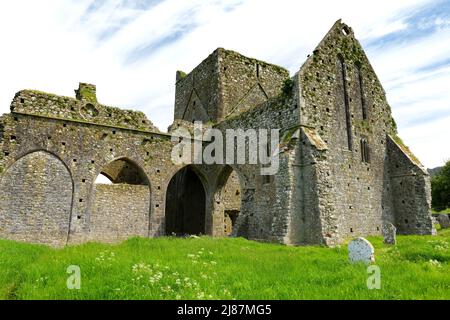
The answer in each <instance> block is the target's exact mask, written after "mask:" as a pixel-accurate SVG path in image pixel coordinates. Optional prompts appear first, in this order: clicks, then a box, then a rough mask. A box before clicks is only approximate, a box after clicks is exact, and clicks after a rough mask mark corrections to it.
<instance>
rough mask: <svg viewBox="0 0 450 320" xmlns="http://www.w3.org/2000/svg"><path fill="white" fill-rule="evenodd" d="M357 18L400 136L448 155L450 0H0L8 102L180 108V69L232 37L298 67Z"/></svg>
mask: <svg viewBox="0 0 450 320" xmlns="http://www.w3.org/2000/svg"><path fill="white" fill-rule="evenodd" d="M339 18H342V19H343V21H344V22H345V23H347V24H349V25H350V26H352V27H353V29H354V31H355V33H356V36H357V37H358V39H360V41H361V42H362V44H363V46H364V48H365V49H366V52H367V54H368V56H369V58H370V59H371V62H372V64H373V66H374V68H375V71H376V72H377V74H378V76H379V78H380V79H381V81H382V83H383V85H384V87H385V89H386V93H387V97H388V101H389V103H390V104H391V107H392V109H393V113H394V117H395V119H396V120H397V123H398V127H399V132H400V135H401V136H402V138H403V140H404V141H405V142H406V144H408V145H409V146H410V147H411V149H412V150H413V152H415V153H416V154H417V156H418V157H419V158H420V159H421V160H422V162H423V163H424V165H425V166H427V167H434V166H438V165H442V164H443V163H444V161H445V160H448V159H450V145H449V143H448V140H449V138H450V130H449V128H450V0H433V1H430V0H407V1H406V0H396V1H392V0H389V1H388V0H379V1H362V0H359V1H356V0H341V1H332V0H315V1H299V0H277V1H266V0H228V1H225V0H213V1H206V0H192V1H187V0H136V1H132V0H104V1H98V0H64V1H63V0H40V1H34V0H30V1H25V0H16V1H2V2H1V3H0V30H1V31H0V41H1V50H0V84H1V90H0V113H5V112H8V110H9V104H10V102H11V99H12V98H13V96H14V94H15V92H17V91H19V90H21V89H24V88H29V89H38V90H42V91H48V92H53V93H57V94H61V95H67V96H73V95H74V93H73V90H74V89H75V88H76V87H77V85H78V82H90V83H94V84H96V85H97V92H98V97H99V100H100V101H101V102H102V103H105V104H110V105H115V106H120V107H123V108H132V109H138V110H142V111H144V112H145V113H146V114H147V116H148V117H149V118H150V119H151V120H152V121H153V123H154V124H155V125H156V126H158V127H159V128H160V129H161V130H163V131H166V128H167V126H168V125H169V124H170V123H171V122H172V119H173V104H174V89H175V87H174V84H175V71H176V70H183V71H186V72H188V71H190V70H191V69H192V68H194V67H195V66H196V65H197V64H198V63H200V62H201V60H203V59H204V58H205V57H207V56H208V54H209V53H211V52H212V51H213V50H214V49H215V48H217V47H224V48H227V49H232V50H236V51H238V52H241V53H243V54H245V55H248V56H252V57H255V58H258V59H262V60H266V61H269V62H272V63H276V64H279V65H281V66H284V67H286V68H288V69H289V70H290V72H291V74H292V75H293V74H294V73H295V72H296V71H298V69H299V68H300V66H301V64H302V63H303V62H304V60H305V58H306V56H307V55H308V54H309V53H310V52H311V51H312V50H313V49H314V47H315V46H316V45H317V44H318V43H319V41H320V40H321V39H322V37H323V36H324V35H325V34H326V32H327V31H328V30H329V28H330V27H331V26H332V25H333V23H334V22H335V21H336V20H337V19H339Z"/></svg>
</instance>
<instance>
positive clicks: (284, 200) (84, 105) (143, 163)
mask: <svg viewBox="0 0 450 320" xmlns="http://www.w3.org/2000/svg"><path fill="white" fill-rule="evenodd" d="M95 91H96V88H95V86H93V85H90V84H85V83H81V84H80V86H79V88H78V89H77V90H76V99H74V98H68V97H60V96H56V95H53V94H48V93H43V92H39V91H32V90H24V91H20V92H18V93H17V94H16V96H15V97H14V99H13V101H12V104H11V113H10V114H7V115H4V116H2V117H0V204H1V207H0V236H1V237H5V238H12V239H17V240H24V241H32V242H43V243H48V244H52V245H63V244H65V243H66V242H68V243H79V242H84V241H87V240H100V241H108V242H109V241H116V240H119V239H124V238H126V237H128V236H134V235H140V236H148V237H156V236H163V235H165V234H166V233H167V230H166V229H170V228H166V227H167V226H166V221H167V222H168V223H169V224H170V223H171V222H170V221H171V220H170V219H171V218H168V217H167V214H168V212H175V216H174V219H173V221H177V219H178V220H179V219H181V218H183V219H184V213H183V214H181V213H180V212H179V210H178V209H177V208H183V210H182V211H183V212H188V211H192V210H190V209H189V208H191V209H192V207H194V208H196V209H195V210H194V211H199V210H197V209H199V208H200V209H202V210H203V209H204V213H203V212H202V214H201V215H200V214H199V215H189V217H190V218H189V219H190V221H189V224H190V228H189V230H188V229H186V230H184V231H183V230H182V231H183V232H188V233H189V232H191V231H192V232H194V233H203V232H200V231H199V230H201V231H204V233H206V234H209V235H211V236H224V235H228V234H230V233H231V234H232V235H234V236H243V237H246V238H250V239H257V240H263V241H273V242H279V243H285V244H294V245H296V244H326V245H334V244H337V243H340V242H342V241H343V240H344V239H346V238H349V237H356V236H367V235H380V234H381V225H382V223H383V222H385V221H389V222H392V223H394V224H395V225H396V227H397V229H398V230H399V232H400V233H405V234H406V233H407V234H411V233H413V234H430V233H432V231H433V230H432V224H431V219H430V183H429V176H428V174H427V172H426V170H424V169H423V168H422V166H421V165H420V162H419V161H418V160H417V159H416V158H415V157H414V155H413V154H412V153H411V152H410V150H409V149H408V148H407V147H406V146H405V145H404V144H403V143H402V142H401V140H400V139H399V138H398V136H397V130H396V126H395V122H394V120H393V118H392V115H391V110H390V106H389V104H388V102H387V100H386V96H385V92H384V90H383V88H382V86H381V84H380V82H379V80H378V78H377V76H376V74H375V72H374V70H373V68H372V67H371V65H370V63H369V61H368V59H367V57H366V55H365V54H364V51H363V49H362V48H361V45H360V44H359V42H358V41H357V40H356V39H355V36H354V34H353V30H352V29H351V28H350V27H348V26H347V25H345V24H343V23H341V22H340V21H338V22H336V24H335V25H334V26H333V27H332V29H331V30H330V32H329V33H328V34H327V35H326V36H325V38H324V39H323V40H322V41H321V42H320V44H319V45H318V46H317V48H316V49H315V50H314V52H313V54H312V55H311V56H310V57H309V58H308V59H307V60H306V62H305V63H304V64H303V66H302V67H301V69H300V70H299V72H298V73H297V74H295V75H294V76H293V77H292V78H289V74H288V72H287V71H286V70H285V69H283V68H281V67H278V66H275V65H272V64H269V63H266V62H263V61H259V60H255V59H252V58H248V57H244V56H242V55H240V54H238V53H236V52H233V51H228V50H224V49H220V48H219V49H217V50H216V51H214V52H213V53H212V54H211V55H210V56H209V57H208V58H207V59H205V60H204V61H203V62H202V63H201V64H200V65H199V66H197V67H196V68H195V69H194V70H193V71H192V72H190V73H189V74H184V73H183V72H180V71H179V72H177V82H176V96H175V121H174V123H173V125H172V126H171V127H170V128H169V131H170V132H173V130H175V129H176V128H179V127H185V128H187V129H188V131H189V132H191V133H192V132H193V124H192V122H193V121H194V120H201V121H203V122H207V127H214V128H217V129H220V130H221V131H222V132H223V135H224V137H225V143H226V142H227V140H226V130H227V129H236V130H237V129H240V130H243V131H245V130H248V129H256V130H261V129H267V130H270V129H279V130H280V141H279V145H278V151H277V152H278V155H279V168H278V172H277V173H276V174H275V175H274V176H263V175H261V172H260V170H261V167H262V166H261V164H260V163H258V162H256V163H254V164H249V163H247V164H235V163H233V164H229V165H226V164H223V163H218V164H212V165H206V164H190V163H186V164H175V163H173V162H172V159H171V156H172V154H171V153H172V149H173V147H174V145H175V144H176V142H172V141H171V135H170V134H167V133H162V132H159V131H158V130H157V129H156V128H155V127H154V126H153V124H152V123H151V121H150V120H148V119H147V118H146V117H145V115H144V114H143V113H140V112H135V111H127V110H121V109H118V108H114V107H109V106H105V105H102V104H100V103H99V102H98V101H97V97H96V93H95ZM190 142H191V143H196V142H195V140H191V141H190ZM201 143H202V145H203V147H204V148H206V147H207V146H208V145H209V143H210V142H209V141H202V142H201ZM236 147H237V146H236V145H235V149H234V150H235V153H236ZM252 147H253V146H252ZM245 150H246V152H247V154H249V152H250V150H251V149H250V148H249V145H248V144H246V146H245ZM224 151H225V150H224ZM273 151H274V150H271V152H273ZM224 154H225V153H224ZM247 159H248V158H247ZM189 164H190V166H189V170H191V171H190V172H191V173H192V175H191V176H190V178H188V180H189V181H187V183H179V184H177V186H178V187H177V190H176V191H175V192H174V193H172V191H171V188H172V187H171V186H170V184H171V181H173V179H174V177H176V176H177V173H180V172H181V173H182V172H184V171H185V170H186V168H185V167H186V166H187V165H189ZM99 174H104V175H105V176H107V177H109V178H110V179H111V180H112V181H113V182H114V183H115V184H113V185H108V186H97V185H94V182H95V180H96V178H97V177H98V175H99ZM176 179H177V178H176ZM176 179H175V180H176ZM182 180H183V179H181V180H180V181H182ZM194 180H195V181H196V183H195V186H196V187H195V189H196V190H200V188H201V190H202V192H201V197H198V196H197V195H198V193H196V194H197V195H196V194H195V193H194V192H192V191H193V187H191V186H192V185H193V181H194ZM33 186H37V188H34V187H33ZM178 189H179V190H178ZM238 189H239V194H237V193H236V191H237V190H238ZM55 190H62V192H56V191H55ZM33 192H34V193H33ZM30 195H33V196H30ZM30 197H31V198H30ZM173 199H175V200H176V201H175V200H173ZM195 199H197V200H195ZM199 199H200V200H199ZM192 201H194V202H195V205H194V206H192ZM200 202H201V203H200ZM174 203H176V204H177V205H176V206H175V207H177V208H175V209H173V206H174V205H173V204H174ZM111 207H112V208H111ZM24 212H26V213H27V214H26V215H25V214H23V213H24ZM233 212H234V213H233ZM236 213H237V217H235V220H232V218H231V216H230V214H236ZM49 215H50V216H49ZM183 219H182V220H183ZM175 225H177V223H175ZM230 226H231V227H232V228H231V229H230ZM191 227H192V228H191Z"/></svg>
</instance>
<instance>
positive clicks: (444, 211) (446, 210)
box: [433, 208, 450, 214]
mask: <svg viewBox="0 0 450 320" xmlns="http://www.w3.org/2000/svg"><path fill="white" fill-rule="evenodd" d="M433 213H439V214H450V208H447V209H445V210H442V211H436V210H433Z"/></svg>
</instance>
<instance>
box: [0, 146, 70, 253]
mask: <svg viewBox="0 0 450 320" xmlns="http://www.w3.org/2000/svg"><path fill="white" fill-rule="evenodd" d="M72 193H73V181H72V177H71V175H70V173H69V171H68V169H67V168H66V166H65V165H64V163H63V162H62V161H61V160H60V159H58V158H57V157H56V156H54V155H52V154H50V153H48V152H45V151H36V152H32V153H29V154H27V155H25V156H23V157H21V158H20V159H18V160H17V161H16V162H15V163H14V164H13V165H12V167H11V168H9V169H8V171H6V173H5V174H4V175H3V176H2V177H1V180H0V237H2V238H6V239H11V240H18V241H27V242H37V243H44V244H50V245H64V244H65V243H66V242H67V238H68V236H69V223H70V216H71V209H72Z"/></svg>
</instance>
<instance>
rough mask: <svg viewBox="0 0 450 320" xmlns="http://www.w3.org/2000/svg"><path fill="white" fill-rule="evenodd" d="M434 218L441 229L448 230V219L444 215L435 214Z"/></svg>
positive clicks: (449, 220) (449, 221)
mask: <svg viewBox="0 0 450 320" xmlns="http://www.w3.org/2000/svg"><path fill="white" fill-rule="evenodd" d="M435 218H436V220H437V222H438V223H439V225H440V226H441V228H442V229H446V228H450V219H449V218H448V215H446V214H437V215H435Z"/></svg>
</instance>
